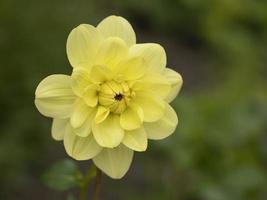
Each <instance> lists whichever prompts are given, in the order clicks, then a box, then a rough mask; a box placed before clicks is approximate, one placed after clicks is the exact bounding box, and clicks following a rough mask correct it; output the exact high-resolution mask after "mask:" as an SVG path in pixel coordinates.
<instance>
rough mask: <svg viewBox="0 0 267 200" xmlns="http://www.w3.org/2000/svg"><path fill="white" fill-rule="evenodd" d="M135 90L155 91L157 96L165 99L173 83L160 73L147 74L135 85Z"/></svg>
mask: <svg viewBox="0 0 267 200" xmlns="http://www.w3.org/2000/svg"><path fill="white" fill-rule="evenodd" d="M133 90H134V91H138V90H139V91H140V90H141V91H144V92H153V93H154V94H155V95H156V96H159V97H160V98H162V99H165V98H166V97H167V96H168V95H169V93H170V90H171V84H170V83H169V81H168V80H167V78H165V77H164V76H163V75H161V74H159V73H149V74H146V75H144V76H143V77H142V79H140V80H139V81H136V82H135V83H134V85H133Z"/></svg>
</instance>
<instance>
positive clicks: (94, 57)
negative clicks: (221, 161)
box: [35, 16, 182, 178]
mask: <svg viewBox="0 0 267 200" xmlns="http://www.w3.org/2000/svg"><path fill="white" fill-rule="evenodd" d="M67 55H68V59H69V61H70V64H71V65H72V67H73V72H72V74H71V76H68V75H62V74H56V75H51V76H48V77H46V78H45V79H44V80H42V81H41V83H40V84H39V85H38V87H37V89H36V93H35V95H36V98H35V105H36V107H37V108H38V110H39V111H40V112H41V113H42V114H43V115H45V116H47V117H52V118H53V124H52V137H53V138H54V139H55V140H63V142H64V146H65V149H66V152H67V153H68V155H70V156H71V157H73V158H74V159H76V160H87V159H93V162H94V163H95V165H96V166H97V167H98V168H100V169H101V170H102V171H103V172H104V173H106V174H107V175H108V176H110V177H112V178H121V177H123V176H124V175H125V173H126V172H127V171H128V169H129V167H130V164H131V162H132V158H133V151H145V150H146V149H147V143H148V139H153V140H158V139H163V138H166V137H167V136H169V135H171V134H172V133H173V132H174V130H175V128H176V126H177V123H178V118H177V116H176V113H175V111H174V110H173V108H172V107H171V106H170V105H169V103H170V102H171V101H172V100H173V99H174V98H175V97H176V95H177V94H178V92H179V90H180V88H181V85H182V78H181V76H180V75H179V74H178V73H176V72H175V71H173V70H172V69H170V68H166V54H165V51H164V49H163V48H162V47H161V46H160V45H158V44H155V43H145V44H136V37H135V33H134V30H133V28H132V26H131V25H130V24H129V22H128V21H127V20H125V19H124V18H122V17H117V16H110V17H107V18H105V19H104V20H103V21H102V22H101V23H100V24H98V26H97V27H94V26H91V25H88V24H82V25H79V26H78V27H76V28H75V29H73V30H72V31H71V33H70V35H69V37H68V40H67Z"/></svg>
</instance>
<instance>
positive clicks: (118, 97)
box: [114, 94, 123, 101]
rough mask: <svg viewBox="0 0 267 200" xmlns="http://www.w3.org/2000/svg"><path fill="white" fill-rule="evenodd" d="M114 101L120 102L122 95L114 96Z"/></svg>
mask: <svg viewBox="0 0 267 200" xmlns="http://www.w3.org/2000/svg"><path fill="white" fill-rule="evenodd" d="M114 99H115V100H117V101H120V100H122V99H123V95H122V94H115V97H114Z"/></svg>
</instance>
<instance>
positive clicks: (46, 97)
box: [35, 74, 75, 118]
mask: <svg viewBox="0 0 267 200" xmlns="http://www.w3.org/2000/svg"><path fill="white" fill-rule="evenodd" d="M74 101H75V96H74V94H73V92H72V89H71V80H70V76H67V75H62V74H56V75H51V76H48V77H46V78H45V79H43V80H42V81H41V83H40V84H39V85H38V87H37V88H36V91H35V105H36V107H37V109H38V110H39V112H40V113H42V114H43V115H45V116H47V117H53V118H67V117H69V116H70V115H71V112H72V108H73V104H74Z"/></svg>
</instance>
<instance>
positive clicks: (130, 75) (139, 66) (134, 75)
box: [115, 57, 147, 81]
mask: <svg viewBox="0 0 267 200" xmlns="http://www.w3.org/2000/svg"><path fill="white" fill-rule="evenodd" d="M146 70H147V69H146V65H145V62H144V60H143V59H142V58H140V57H133V58H128V59H125V60H122V61H121V62H120V63H119V64H118V65H117V66H116V69H115V71H117V73H118V74H119V76H121V77H123V80H126V81H129V80H136V79H139V78H141V77H142V76H143V75H144V74H145V72H146Z"/></svg>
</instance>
